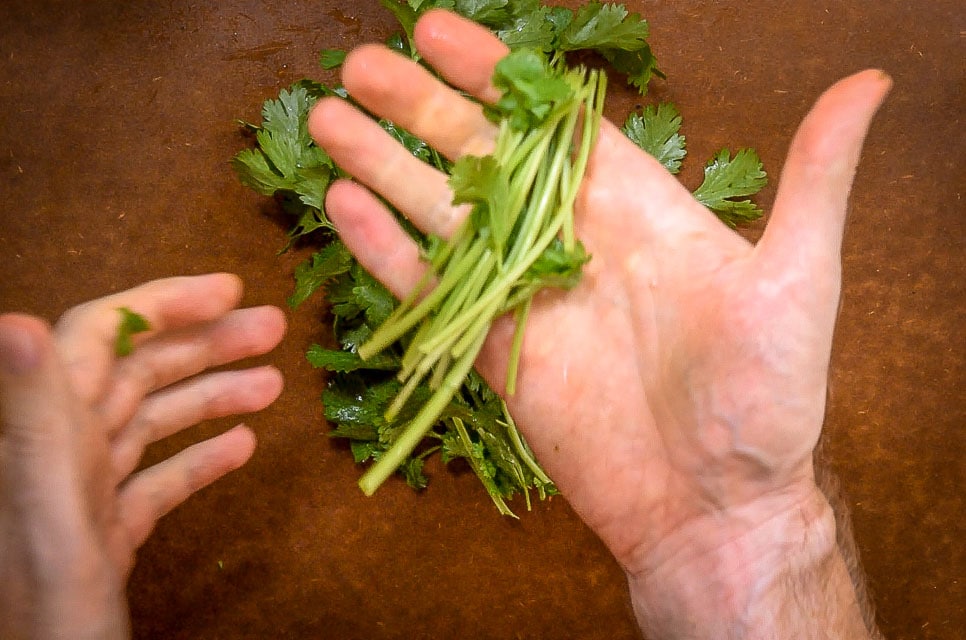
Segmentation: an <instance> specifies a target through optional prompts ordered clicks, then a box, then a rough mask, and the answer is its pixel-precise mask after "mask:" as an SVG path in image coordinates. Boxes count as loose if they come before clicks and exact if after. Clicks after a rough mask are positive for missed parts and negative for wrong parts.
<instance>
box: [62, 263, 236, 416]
mask: <svg viewBox="0 0 966 640" xmlns="http://www.w3.org/2000/svg"><path fill="white" fill-rule="evenodd" d="M241 294H242V285H241V281H240V280H239V279H238V277H237V276H233V275H230V274H225V273H217V274H209V275H204V276H192V277H178V278H166V279H163V280H155V281H152V282H148V283H146V284H143V285H141V286H139V287H136V288H134V289H130V290H128V291H123V292H121V293H118V294H115V295H112V296H107V297H105V298H99V299H97V300H93V301H91V302H87V303H85V304H82V305H79V306H77V307H75V308H73V309H71V310H70V311H68V312H67V313H66V314H64V316H63V317H62V318H61V319H60V321H59V322H58V323H57V328H56V331H57V346H58V351H59V352H60V354H61V358H62V359H63V361H64V363H65V366H66V368H67V375H68V378H69V380H70V382H71V384H72V385H73V387H74V389H75V391H76V393H77V395H78V396H79V397H80V398H81V399H82V400H86V401H93V400H95V399H96V398H97V396H98V395H99V394H100V393H101V391H102V390H103V389H104V383H105V381H106V378H107V375H108V372H109V371H110V369H111V365H112V363H113V361H114V340H115V338H116V336H117V330H118V325H119V323H120V320H121V316H120V313H119V312H118V311H117V310H118V309H119V308H120V307H128V308H130V309H131V310H133V311H135V312H137V313H139V314H141V315H142V316H144V317H145V318H146V319H147V320H148V322H149V323H150V325H151V330H150V331H148V332H146V333H145V334H139V335H138V336H136V337H135V339H136V340H137V341H143V340H145V339H147V338H149V337H150V336H151V335H156V334H158V333H162V332H164V331H168V330H172V329H179V328H181V327H185V326H187V325H190V324H194V323H199V322H207V321H211V320H214V319H216V318H219V317H221V316H222V315H224V314H225V313H226V312H228V311H229V310H230V309H232V308H234V307H235V306H236V305H237V304H238V301H239V300H240V299H241Z"/></svg>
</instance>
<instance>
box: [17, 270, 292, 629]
mask: <svg viewBox="0 0 966 640" xmlns="http://www.w3.org/2000/svg"><path fill="white" fill-rule="evenodd" d="M241 290H242V288H241V282H240V281H239V280H238V278H236V277H235V276H231V275H228V274H213V275H206V276H197V277H187V278H170V279H165V280H157V281H154V282H150V283H147V284H145V285H142V286H139V287H137V288H135V289H131V290H129V291H125V292H122V293H118V294H116V295H112V296H109V297H106V298H101V299H99V300H94V301H92V302H88V303H86V304H83V305H80V306H78V307H75V308H74V309H72V310H70V311H69V312H68V313H66V314H65V315H64V316H63V317H62V318H61V319H60V321H59V322H58V323H57V325H56V326H55V327H54V328H53V330H51V328H50V327H48V325H47V324H46V323H45V322H43V321H42V320H40V319H38V318H33V317H30V316H25V315H20V314H5V315H3V316H0V420H2V422H0V637H3V638H27V637H29V638H72V639H73V638H98V639H100V638H120V637H126V636H127V634H128V618H127V606H126V598H125V583H126V581H127V577H128V575H129V573H130V570H131V567H132V564H133V562H134V553H135V551H136V550H137V548H138V547H139V546H140V545H141V544H142V543H143V542H144V540H145V539H146V538H147V536H148V535H149V534H150V532H151V530H152V529H153V528H154V525H155V523H156V522H157V521H158V519H159V518H161V516H163V515H164V514H166V513H167V512H169V511H170V510H171V509H173V508H174V507H176V506H178V505H179V504H181V503H182V502H183V501H184V500H186V499H187V498H188V497H189V496H190V495H191V494H192V493H194V492H195V491H198V490H199V489H201V488H202V487H204V486H206V485H207V484H209V483H211V482H213V481H214V480H217V479H218V478H220V477H221V476H223V475H224V474H226V473H228V472H229V471H232V470H233V469H236V468H238V467H240V466H241V465H242V464H244V463H245V462H246V461H247V460H248V459H249V457H250V456H251V455H252V452H253V450H254V446H255V438H254V434H253V433H252V432H251V430H250V429H248V428H247V427H245V426H243V425H239V426H237V427H235V428H233V429H231V430H229V431H227V432H226V433H223V434H221V435H218V436H216V437H213V438H211V439H209V440H205V441H203V442H200V443H198V444H195V445H193V446H191V447H189V448H187V449H185V450H184V451H181V452H180V453H178V454H177V455H175V456H173V457H171V458H169V459H168V460H165V461H164V462H161V463H158V464H156V465H154V466H152V467H149V468H146V469H143V470H137V466H138V463H139V461H140V459H141V456H142V454H143V452H144V449H145V447H146V446H147V445H149V444H150V443H152V442H156V441H158V440H161V439H163V438H165V437H167V436H169V435H172V434H174V433H176V432H178V431H181V430H182V429H185V428H187V427H190V426H192V425H194V424H196V423H198V422H200V421H202V420H207V419H211V418H218V417H224V416H230V415H235V414H239V413H247V412H252V411H258V410H260V409H263V408H265V407H266V406H268V405H269V404H271V403H272V402H273V401H274V400H275V399H276V398H277V397H278V395H279V393H280V392H281V389H282V378H281V375H280V373H279V372H278V371H277V370H276V369H275V368H273V367H267V366H266V367H256V368H250V369H244V370H239V371H218V372H209V373H203V372H204V371H205V370H206V369H209V368H212V367H216V366H219V365H223V364H227V363H231V362H235V361H237V360H240V359H242V358H246V357H248V356H254V355H260V354H264V353H266V352H268V351H270V350H271V349H273V348H274V347H275V345H277V344H278V342H279V341H280V340H281V338H282V335H283V333H284V331H285V319H284V316H283V315H282V313H281V311H280V310H278V309H276V308H274V307H254V308H248V309H235V307H236V306H237V304H238V302H239V300H240V298H241ZM120 307H128V308H130V309H132V310H134V311H136V312H137V313H139V314H141V315H142V316H144V317H145V318H146V319H147V320H148V321H149V323H150V325H151V330H150V331H148V332H146V333H144V334H139V335H137V336H136V337H135V342H136V344H137V346H136V348H135V350H134V352H133V353H132V354H130V355H128V356H126V357H123V358H118V357H116V356H115V354H114V339H115V336H116V333H117V328H118V324H119V322H120V319H121V318H120V314H119V312H118V308H120ZM202 373H203V374H202ZM196 374H202V375H197V377H192V376H196Z"/></svg>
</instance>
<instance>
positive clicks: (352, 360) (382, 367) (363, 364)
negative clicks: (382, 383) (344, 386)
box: [305, 344, 400, 373]
mask: <svg viewBox="0 0 966 640" xmlns="http://www.w3.org/2000/svg"><path fill="white" fill-rule="evenodd" d="M305 359H306V360H308V361H309V363H310V364H311V365H312V366H313V367H315V368H316V369H326V370H328V371H338V372H341V373H349V372H351V371H357V370H359V369H370V370H375V371H395V370H398V369H399V366H400V365H399V358H397V357H396V356H394V355H392V354H391V353H380V354H378V355H376V356H373V357H371V358H369V359H368V360H363V359H362V358H360V357H359V354H357V353H353V352H351V351H344V350H341V349H324V348H322V347H321V346H319V345H317V344H314V345H312V346H311V347H310V348H309V350H308V351H307V352H306V353H305Z"/></svg>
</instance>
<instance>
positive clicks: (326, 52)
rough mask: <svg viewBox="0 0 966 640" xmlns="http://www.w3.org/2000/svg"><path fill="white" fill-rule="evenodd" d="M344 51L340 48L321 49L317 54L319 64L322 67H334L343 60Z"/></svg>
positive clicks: (338, 65) (339, 64)
mask: <svg viewBox="0 0 966 640" xmlns="http://www.w3.org/2000/svg"><path fill="white" fill-rule="evenodd" d="M345 56H346V52H345V51H343V50H342V49H323V50H322V53H321V54H320V55H319V65H320V66H321V67H322V68H323V69H335V68H336V67H341V66H342V63H343V62H345Z"/></svg>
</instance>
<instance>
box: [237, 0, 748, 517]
mask: <svg viewBox="0 0 966 640" xmlns="http://www.w3.org/2000/svg"><path fill="white" fill-rule="evenodd" d="M381 2H382V4H383V5H384V6H385V7H386V8H387V9H389V10H390V11H392V13H393V14H394V15H395V16H396V18H397V19H398V21H399V23H400V26H401V28H402V32H401V33H399V34H396V35H393V36H391V37H390V38H389V39H388V40H387V44H388V45H389V46H390V47H392V48H394V49H396V50H398V51H400V52H401V53H403V54H405V55H408V56H410V57H411V58H413V59H414V60H419V56H418V53H417V52H416V51H415V48H414V45H413V39H412V38H413V28H414V25H415V23H416V21H417V20H418V18H419V16H420V15H421V14H422V13H424V12H425V11H427V10H429V9H434V8H446V9H450V10H454V11H456V12H458V13H460V14H462V15H463V16H465V17H467V18H470V19H472V20H474V21H476V22H478V23H480V24H482V25H485V26H486V27H488V28H490V29H491V30H492V31H493V32H494V33H495V34H496V35H497V36H498V37H499V38H500V39H501V40H503V42H505V43H506V44H507V45H508V46H509V47H510V49H511V51H513V52H514V53H512V54H511V55H510V56H509V57H508V58H506V59H505V60H504V61H502V62H501V63H500V64H499V65H498V68H497V70H496V74H495V76H494V85H495V86H496V87H497V88H498V89H500V90H501V91H503V98H502V99H501V100H500V101H499V102H498V103H497V104H496V105H487V106H486V112H487V114H488V116H489V117H491V118H492V119H494V121H497V122H499V123H500V134H499V138H498V141H497V145H496V150H495V151H494V152H493V154H492V155H490V156H484V157H475V156H467V157H464V158H461V159H459V160H458V161H457V162H455V163H450V162H449V161H447V160H445V159H444V158H442V156H441V155H440V154H439V153H438V152H437V151H436V150H435V149H433V148H432V147H430V146H429V145H427V144H426V143H425V142H424V141H422V140H420V139H419V138H417V137H415V136H413V135H412V134H411V133H409V132H407V131H404V130H402V129H400V128H399V127H397V126H396V125H395V124H393V123H392V122H389V121H385V120H383V121H380V124H381V125H382V127H383V128H384V129H385V130H386V131H388V132H389V133H390V134H391V135H393V137H394V138H395V139H396V140H398V141H399V143H400V144H402V145H403V146H404V147H405V148H406V149H407V150H409V151H410V152H411V153H412V154H413V155H414V156H416V157H418V158H420V159H421V160H423V161H425V162H427V163H429V164H431V165H432V166H434V167H436V168H437V169H439V170H441V171H443V172H445V173H446V174H448V175H449V176H450V185H451V187H452V188H453V191H454V196H455V202H456V203H469V205H470V206H471V214H470V216H469V218H468V220H467V222H466V224H464V226H463V227H461V229H460V230H459V231H458V232H457V233H456V235H455V236H454V238H451V239H450V240H449V241H442V240H440V239H439V238H434V237H426V236H424V235H422V234H421V233H420V232H418V231H417V230H415V229H413V228H412V227H411V225H408V223H406V221H405V220H404V219H403V218H402V216H399V219H400V221H401V222H402V223H403V224H404V225H406V228H407V229H408V230H409V232H410V233H411V234H412V235H413V237H414V238H416V239H417V241H419V242H420V243H421V244H422V246H423V249H424V252H425V255H426V256H427V260H428V261H429V262H430V264H431V266H432V267H433V269H432V273H434V274H435V276H436V279H437V285H436V287H435V288H434V289H432V291H431V292H430V293H429V294H427V295H426V296H425V297H423V298H421V299H420V298H419V297H418V296H419V293H418V292H417V293H415V294H414V295H413V296H410V297H409V298H407V299H406V300H403V301H401V302H400V301H397V300H396V299H395V298H394V297H393V296H392V295H391V294H390V293H389V292H388V291H387V290H386V289H385V288H384V287H383V286H382V285H381V284H380V283H379V282H378V281H376V280H375V278H373V277H372V276H371V275H370V274H369V273H367V272H366V271H365V269H363V268H362V267H361V266H360V265H359V264H358V263H357V262H356V261H355V259H354V258H353V257H352V255H351V254H350V253H349V251H348V250H347V249H346V247H345V246H344V245H343V244H342V242H341V241H340V240H339V238H338V236H337V234H336V233H335V230H334V228H333V227H332V225H331V223H330V222H329V220H328V217H327V216H326V213H325V206H324V203H325V194H326V191H327V190H328V186H329V184H330V183H331V182H332V181H333V180H334V179H335V178H337V177H341V176H344V175H345V174H344V173H343V172H342V170H341V169H340V168H339V167H338V166H336V165H335V163H334V162H333V161H332V159H331V158H330V157H329V156H328V155H327V154H326V153H325V152H324V151H323V150H322V149H321V148H319V147H318V146H316V145H315V144H314V143H313V141H312V140H311V138H310V137H309V135H308V133H307V130H306V120H307V116H308V113H309V110H310V109H311V107H312V105H313V104H314V103H315V101H316V100H318V99H319V98H321V97H322V96H331V95H337V96H341V97H342V98H345V99H351V97H349V96H347V95H346V92H345V90H344V89H342V88H341V87H328V86H326V85H323V84H321V83H318V82H315V81H312V80H302V81H301V82H298V83H296V84H295V85H293V86H291V87H289V88H287V89H282V90H281V91H280V93H279V96H278V98H276V99H270V100H267V101H266V102H265V105H264V107H263V109H262V123H261V124H260V125H254V124H249V123H243V124H244V126H245V127H246V128H247V129H248V130H250V131H252V132H253V133H254V135H255V142H256V145H255V147H254V148H251V149H245V150H243V151H241V152H240V153H238V154H237V155H236V156H235V158H234V159H233V161H232V165H233V167H234V169H235V171H236V173H237V174H238V176H239V178H240V179H241V181H242V182H243V183H244V184H246V185H248V186H249V187H251V188H253V189H255V190H256V191H257V192H259V193H261V194H264V195H268V196H274V197H275V198H276V199H277V200H278V201H279V202H280V204H281V206H282V207H283V208H284V209H285V210H286V211H287V212H288V213H290V214H291V215H292V217H293V220H294V224H293V227H292V230H291V232H290V237H291V241H295V240H296V239H300V238H303V239H306V240H307V241H309V242H313V243H318V244H319V245H321V246H320V248H319V249H318V251H317V252H316V253H315V254H314V255H313V256H312V257H311V258H310V259H309V260H307V261H306V262H305V263H303V264H302V265H300V266H299V267H298V268H297V269H296V272H295V280H296V283H295V289H294V291H293V293H292V295H291V297H290V298H289V303H290V305H291V306H292V307H293V308H294V307H297V306H298V305H299V304H301V303H302V302H304V301H305V300H306V299H308V298H309V297H311V296H312V295H314V294H316V293H318V292H321V293H322V295H324V297H325V300H326V301H327V303H328V305H329V308H330V310H331V316H332V331H333V332H334V335H335V338H336V340H337V341H338V343H339V347H340V348H339V349H324V348H322V347H320V346H318V345H316V346H313V347H312V348H311V349H309V351H308V353H307V358H308V360H309V362H310V363H311V364H312V365H313V366H315V367H317V368H320V369H324V370H326V371H327V372H328V373H327V379H328V384H327V388H326V390H325V391H324V393H323V396H322V402H323V404H324V409H325V417H326V419H327V420H328V421H329V422H330V423H331V424H332V425H333V429H332V431H331V432H330V435H331V436H333V437H337V438H344V439H346V440H348V442H349V444H350V449H351V451H352V455H353V457H354V459H355V460H356V462H359V463H368V462H372V464H371V466H370V467H369V469H368V470H367V472H366V474H365V475H364V476H363V479H362V481H360V484H361V485H362V486H363V489H364V490H365V491H366V492H367V493H371V492H372V491H373V490H375V488H376V487H377V486H378V485H379V484H381V482H382V481H383V480H385V478H386V477H387V476H389V475H391V474H392V473H393V472H395V471H398V472H399V473H400V474H401V475H402V477H403V478H405V480H406V482H407V483H408V484H410V485H411V486H413V487H414V488H417V489H422V488H424V487H425V486H426V485H427V482H428V479H427V477H426V475H425V474H424V472H423V469H424V464H425V460H426V459H427V458H428V457H429V456H431V455H434V454H439V455H440V457H441V460H442V461H443V462H445V463H449V462H451V461H454V460H462V461H464V462H465V463H466V464H468V466H469V467H470V468H471V469H472V470H473V471H474V472H475V473H476V475H477V476H478V477H479V479H480V481H481V483H482V484H483V486H484V487H485V488H486V490H487V492H488V493H489V495H490V496H491V498H492V500H493V502H494V503H495V504H496V506H497V508H498V509H499V511H500V512H501V513H503V514H506V515H513V512H512V511H511V510H510V508H509V505H508V504H507V500H509V499H510V498H512V497H513V496H515V495H516V494H522V495H523V497H524V500H525V503H526V506H527V508H528V509H529V508H530V506H531V493H535V494H536V495H537V496H538V497H540V498H545V497H546V496H548V495H553V494H554V493H555V492H556V491H555V488H554V485H553V483H552V481H551V479H550V478H548V477H547V475H546V474H545V473H544V472H543V470H542V469H541V468H540V465H539V464H538V462H537V461H536V460H535V459H534V457H533V454H532V452H531V451H530V448H529V446H528V445H527V443H526V441H525V440H524V439H523V437H522V436H521V434H520V433H519V431H518V430H517V428H516V425H515V424H514V421H513V418H512V416H511V415H510V414H509V412H508V411H507V407H506V404H505V403H504V402H503V401H502V400H501V399H500V397H499V396H498V395H497V394H496V393H495V392H494V391H493V390H492V389H490V388H489V387H488V386H487V384H486V383H485V382H484V381H483V380H482V378H480V377H479V376H478V375H477V374H476V373H475V372H474V371H473V370H472V363H473V361H474V360H475V354H476V351H477V350H478V349H479V346H480V344H482V336H484V335H486V332H487V330H488V328H489V323H490V322H491V321H492V319H493V318H494V317H496V316H498V315H500V314H503V313H508V312H510V313H513V314H514V315H515V317H516V320H517V323H518V324H517V326H518V330H517V334H516V339H515V340H514V343H513V351H512V353H511V354H510V358H509V360H510V368H509V370H508V377H507V379H508V388H507V389H506V390H505V391H506V392H507V393H512V392H513V383H514V380H515V377H516V362H517V359H518V357H519V348H520V343H521V337H522V328H523V326H524V324H525V322H526V315H527V312H528V310H529V300H530V298H531V297H532V295H533V293H534V292H535V291H536V290H537V289H538V288H540V287H542V286H560V287H570V286H573V285H575V284H576V282H577V281H578V279H579V277H580V267H581V265H582V264H583V263H584V262H586V261H587V260H589V259H590V257H589V256H587V255H585V254H584V252H583V248H582V246H581V245H580V243H579V239H578V238H576V237H575V236H574V232H573V225H572V210H571V208H570V207H569V205H568V201H569V202H570V203H572V198H574V197H576V193H577V189H578V187H579V184H580V179H581V177H582V174H583V168H582V165H583V163H585V162H586V157H587V155H588V154H589V151H590V144H591V142H592V139H593V131H594V130H595V129H594V128H593V127H595V126H596V125H595V118H585V119H582V120H580V119H578V118H576V115H575V114H576V112H577V108H575V106H574V105H582V106H583V108H584V109H585V110H586V112H587V113H595V114H598V116H599V113H600V110H601V108H602V100H603V74H601V75H600V76H599V77H598V76H597V75H596V73H592V74H588V75H587V77H586V78H585V77H584V75H583V72H578V71H571V70H568V69H567V67H566V59H567V55H568V54H569V53H570V52H575V51H589V52H592V54H594V55H599V56H601V57H602V58H603V59H604V60H606V61H607V62H608V63H609V64H610V67H611V69H612V70H613V71H616V72H618V73H619V74H622V75H623V76H625V77H626V79H627V82H628V83H629V84H630V85H633V86H634V87H635V88H636V89H637V90H639V91H640V93H641V94H645V93H646V91H647V86H648V83H649V82H650V81H651V80H652V79H653V78H654V77H655V76H656V77H661V78H663V74H662V73H661V72H660V71H659V70H658V68H657V66H656V61H655V58H654V56H653V54H652V52H651V49H650V47H649V46H648V43H647V37H648V33H649V32H648V24H647V22H646V21H645V20H643V19H642V18H641V17H640V16H639V15H638V14H635V13H629V12H628V11H627V10H626V9H625V7H624V6H623V5H620V4H614V3H601V2H588V3H586V4H584V5H583V6H581V7H580V8H579V9H577V10H576V11H571V10H570V9H566V8H562V7H551V6H545V5H543V4H542V3H541V2H539V0H406V1H402V0H381ZM344 59H345V53H344V52H342V51H339V50H336V49H326V50H324V51H323V52H322V54H321V57H320V64H321V66H322V67H323V68H326V69H333V68H336V67H338V66H339V65H340V64H341V63H342V61H343V60H344ZM548 123H551V124H552V126H551V124H548ZM580 127H585V128H584V129H583V131H580V132H578V133H577V135H575V128H580ZM587 127H589V128H587ZM680 128H681V117H680V115H679V114H678V112H677V109H676V108H675V107H674V106H673V105H671V104H659V105H648V106H646V107H644V108H643V109H641V110H640V111H639V112H636V113H632V114H630V115H629V116H628V118H627V121H626V122H625V124H624V128H623V131H624V133H625V134H626V135H627V136H628V138H629V139H631V140H632V141H634V142H635V143H636V144H637V145H638V146H640V147H641V148H642V149H644V150H645V151H646V152H648V153H650V154H651V155H653V156H654V157H655V158H657V159H658V160H659V161H660V162H661V163H662V164H663V165H664V166H665V168H667V170H668V171H670V172H671V173H677V172H678V171H679V170H680V167H681V163H682V161H683V160H684V158H685V156H686V145H685V138H684V136H683V135H681V133H680ZM575 139H576V140H580V141H581V142H578V143H577V144H578V145H580V144H583V145H584V146H583V147H581V148H579V149H578V150H577V152H575V153H571V151H572V148H571V147H572V146H574V145H572V143H573V141H574V140H575ZM567 140H569V142H566V141H567ZM571 163H573V164H572V165H571V166H570V167H569V169H568V171H566V172H562V171H561V167H562V165H563V164H571ZM558 172H560V173H558ZM562 173H566V174H567V175H568V176H569V178H568V179H567V180H566V181H564V180H563V179H562V178H561V174H562ZM563 182H566V184H564V187H565V188H563V189H560V184H561V183H563ZM764 184H765V173H764V172H763V171H762V168H761V162H760V160H759V159H758V156H757V155H756V154H755V152H754V151H753V150H751V149H741V150H739V151H738V152H737V153H735V155H734V157H732V155H731V153H730V151H729V150H727V149H725V150H722V151H720V152H719V153H717V154H716V155H715V156H714V157H713V158H712V159H711V160H710V161H709V162H708V164H707V166H706V167H705V179H704V182H703V183H702V184H701V186H700V187H698V189H696V190H695V191H694V196H695V198H696V199H697V200H698V201H699V202H701V203H702V204H704V205H705V206H707V207H708V208H709V210H711V211H712V212H714V213H715V214H716V215H717V216H718V217H719V218H721V220H722V221H723V222H725V223H726V224H728V225H730V226H734V225H736V224H739V223H742V222H746V221H748V220H753V219H755V218H757V217H759V216H760V215H761V210H760V209H758V208H757V207H756V206H755V205H754V204H753V203H752V202H751V201H750V200H748V198H749V196H752V195H753V194H755V193H756V192H757V191H758V190H759V189H761V188H762V186H764ZM548 187H555V188H553V190H554V192H555V193H556V194H557V195H558V196H559V199H558V201H557V202H555V203H552V204H551V205H550V206H547V207H546V208H545V210H542V211H537V210H536V209H538V207H536V206H535V205H533V203H534V202H537V201H538V200H539V199H537V198H533V197H532V195H533V194H535V193H540V192H541V191H542V190H543V189H544V188H548ZM561 193H562V194H563V195H560V194H561ZM306 237H307V238H306ZM507 273H510V276H507V275H506V274H507ZM447 283H449V285H447ZM450 285H451V286H450ZM422 293H424V294H426V292H425V291H423V292H422ZM427 300H429V301H430V302H429V303H427V302H426V301H427ZM414 425H415V426H414Z"/></svg>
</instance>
